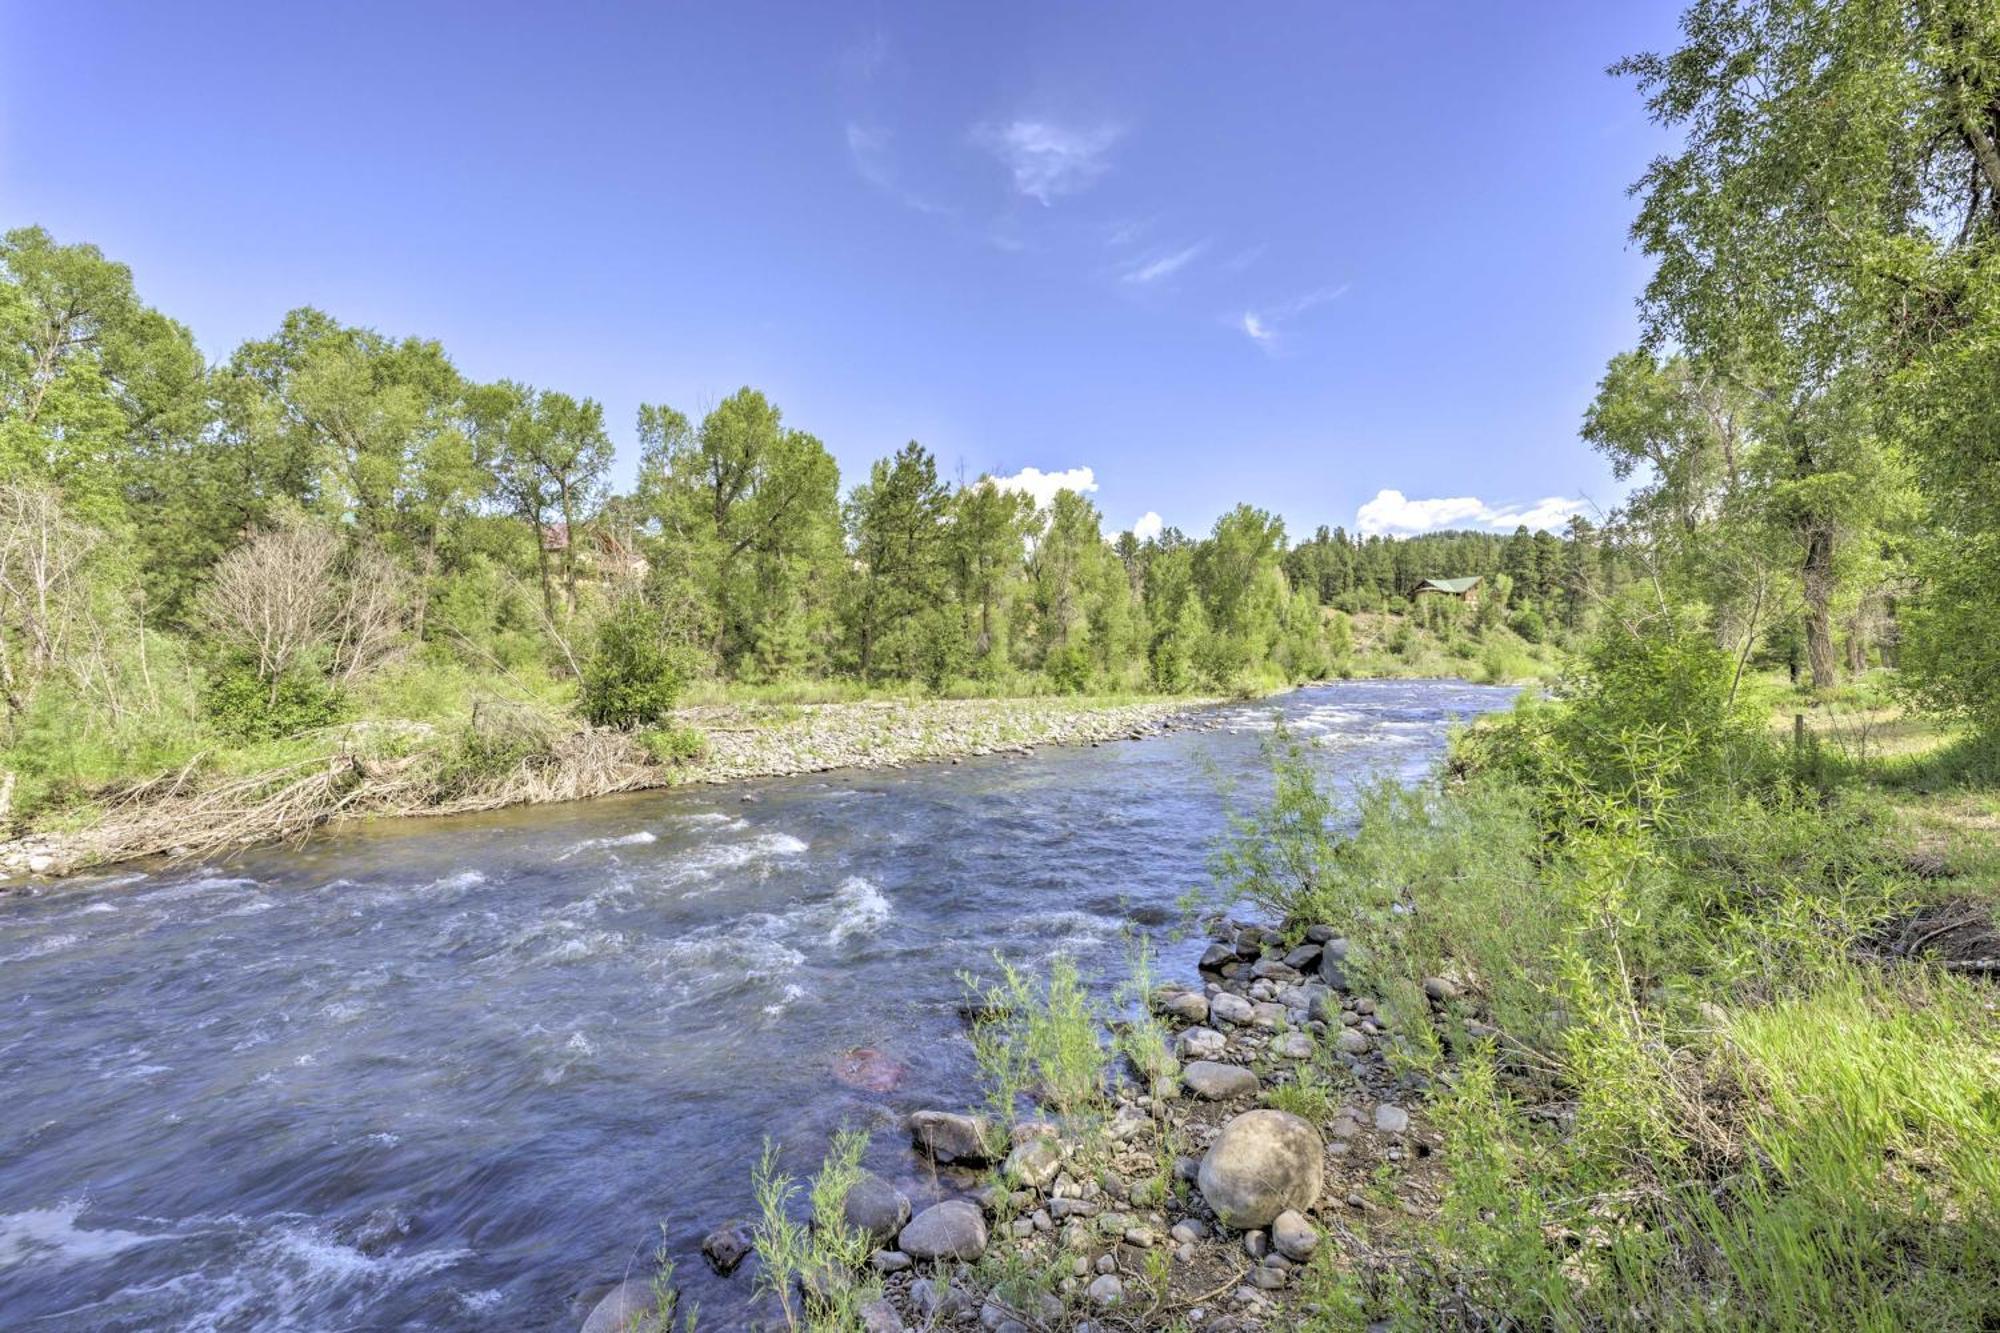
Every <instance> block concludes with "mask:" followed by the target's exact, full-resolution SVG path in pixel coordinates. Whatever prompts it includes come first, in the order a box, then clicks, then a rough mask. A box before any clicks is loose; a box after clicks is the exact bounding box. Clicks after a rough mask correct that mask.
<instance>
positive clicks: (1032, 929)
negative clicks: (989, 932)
mask: <svg viewBox="0 0 2000 1333" xmlns="http://www.w3.org/2000/svg"><path fill="white" fill-rule="evenodd" d="M1126 925H1127V923H1126V922H1125V921H1124V920H1122V919H1120V918H1118V917H1109V916H1101V915H1099V914H1098V913H1096V912H1080V911H1077V910H1075V909H1074V908H1065V909H1063V910H1061V911H1054V912H1035V913H1031V914H1030V915H1028V916H1025V917H1023V918H1021V921H1020V929H1022V930H1023V931H1025V932H1026V933H1027V934H1029V935H1032V936H1034V937H1035V938H1037V939H1043V940H1047V941H1049V943H1050V945H1051V946H1052V947H1053V948H1054V949H1056V950H1057V951H1058V952H1061V951H1064V950H1069V949H1087V948H1091V947H1092V946H1095V945H1098V944H1102V943H1104V941H1106V940H1109V939H1115V938H1116V937H1117V936H1118V935H1120V934H1122V933H1123V932H1124V930H1125V928H1126Z"/></svg>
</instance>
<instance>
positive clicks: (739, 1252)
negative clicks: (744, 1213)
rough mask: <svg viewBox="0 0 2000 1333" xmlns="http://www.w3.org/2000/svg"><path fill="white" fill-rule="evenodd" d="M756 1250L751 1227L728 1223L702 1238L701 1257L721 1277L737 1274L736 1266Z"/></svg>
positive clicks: (740, 1223) (738, 1223) (739, 1223)
mask: <svg viewBox="0 0 2000 1333" xmlns="http://www.w3.org/2000/svg"><path fill="white" fill-rule="evenodd" d="M756 1248H757V1242H756V1240H755V1238H754V1237H753V1236H751V1234H750V1228H749V1226H747V1225H746V1224H744V1223H742V1222H729V1223H726V1224H724V1225H722V1226H719V1227H717V1228H716V1229H715V1230H713V1231H711V1232H709V1233H708V1234H707V1235H706V1236H703V1237H702V1238H701V1257H702V1258H704V1259H706V1260H708V1266H709V1267H710V1268H713V1269H714V1270H715V1271H716V1273H717V1274H718V1275H719V1276H721V1277H728V1276H729V1275H730V1274H731V1273H733V1272H735V1271H736V1265H738V1264H740V1263H742V1262H743V1260H744V1259H745V1258H746V1257H748V1255H749V1254H750V1252H751V1251H752V1250H754V1249H756Z"/></svg>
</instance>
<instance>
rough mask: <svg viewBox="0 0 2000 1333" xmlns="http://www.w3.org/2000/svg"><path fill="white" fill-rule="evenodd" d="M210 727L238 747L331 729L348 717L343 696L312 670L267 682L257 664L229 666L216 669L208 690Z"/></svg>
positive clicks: (227, 662)
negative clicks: (245, 742) (237, 743)
mask: <svg viewBox="0 0 2000 1333" xmlns="http://www.w3.org/2000/svg"><path fill="white" fill-rule="evenodd" d="M202 702H203V704H204V706H205V707H206V708H207V711H208V716H209V719H210V721H211V722H212V723H213V725H214V727H215V729H216V730H217V731H218V732H220V733H221V734H222V735H224V736H226V737H229V738H230V739H232V740H237V741H268V740H279V739H282V738H284V737H286V736H296V735H298V734H300V733H301V732H306V731H312V730H314V729H316V728H319V727H326V726H331V725H333V724H334V723H336V722H338V721H340V720H341V719H342V717H343V716H345V703H346V701H345V700H344V698H343V697H342V695H341V693H340V691H339V690H338V689H337V688H335V686H334V684H333V682H332V681H330V680H328V679H327V677H326V675H325V674H324V673H323V672H321V671H317V670H314V669H313V668H312V667H310V666H300V667H295V668H293V669H292V670H290V671H287V672H285V673H284V674H283V675H281V676H279V677H278V678H277V679H276V680H273V681H266V680H265V679H264V678H263V677H262V676H261V675H259V674H258V671H257V666H256V664H255V663H254V662H248V661H244V660H242V659H240V658H239V659H234V660H225V661H223V662H220V663H217V664H216V665H215V666H213V667H211V668H210V669H209V671H208V673H207V681H206V684H205V686H204V688H203V690H202Z"/></svg>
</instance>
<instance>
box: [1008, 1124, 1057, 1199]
mask: <svg viewBox="0 0 2000 1333" xmlns="http://www.w3.org/2000/svg"><path fill="white" fill-rule="evenodd" d="M1062 1164H1063V1155H1062V1148H1061V1146H1060V1145H1059V1144H1058V1143H1057V1142H1056V1141H1055V1140H1054V1139H1052V1138H1048V1137H1046V1136H1044V1135H1036V1136H1035V1137H1033V1138H1030V1139H1027V1140H1025V1141H1023V1142H1022V1143H1021V1144H1020V1145H1019V1146H1017V1147H1016V1148H1015V1149H1014V1151H1012V1152H1010V1153H1008V1154H1007V1165H1006V1168H1005V1169H1006V1174H1007V1178H1008V1179H1009V1180H1014V1181H1019V1182H1020V1183H1021V1184H1023V1185H1026V1186H1027V1187H1028V1188H1030V1189H1037V1190H1042V1189H1047V1188H1048V1187H1049V1183H1050V1182H1051V1181H1053V1180H1054V1179H1055V1178H1056V1173H1057V1172H1059V1171H1061V1170H1062Z"/></svg>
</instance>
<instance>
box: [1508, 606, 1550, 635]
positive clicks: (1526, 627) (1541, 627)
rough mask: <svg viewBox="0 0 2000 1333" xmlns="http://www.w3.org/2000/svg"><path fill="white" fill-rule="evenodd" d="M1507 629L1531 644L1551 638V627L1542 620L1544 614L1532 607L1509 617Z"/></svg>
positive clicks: (1522, 609) (1526, 607)
mask: <svg viewBox="0 0 2000 1333" xmlns="http://www.w3.org/2000/svg"><path fill="white" fill-rule="evenodd" d="M1507 628H1508V629H1511V630H1513V631H1514V632H1515V633H1516V634H1518V635H1520V636H1521V637H1522V638H1524V639H1526V640H1527V641H1528V642H1529V643H1540V642H1542V641H1543V640H1544V639H1546V638H1548V636H1549V627H1548V624H1547V622H1545V621H1544V620H1543V619H1542V613H1541V612H1540V611H1537V610H1536V609H1535V608H1534V607H1532V606H1524V607H1522V608H1521V609H1520V610H1519V611H1516V612H1515V613H1514V614H1513V615H1511V616H1509V617H1507Z"/></svg>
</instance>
